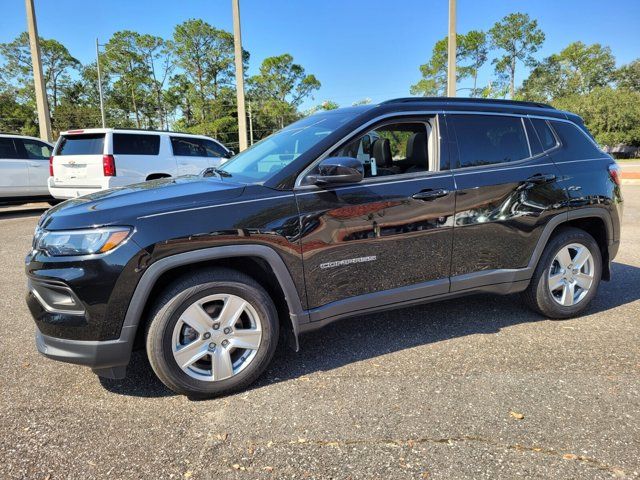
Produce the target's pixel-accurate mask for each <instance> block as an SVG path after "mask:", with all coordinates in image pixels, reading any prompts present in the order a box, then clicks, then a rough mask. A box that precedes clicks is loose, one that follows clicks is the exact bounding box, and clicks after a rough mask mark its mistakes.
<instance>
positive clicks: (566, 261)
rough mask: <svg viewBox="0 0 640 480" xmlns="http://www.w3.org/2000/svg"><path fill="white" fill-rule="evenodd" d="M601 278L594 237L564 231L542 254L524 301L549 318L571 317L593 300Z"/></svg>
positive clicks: (600, 265)
mask: <svg viewBox="0 0 640 480" xmlns="http://www.w3.org/2000/svg"><path fill="white" fill-rule="evenodd" d="M601 276H602V254H601V253H600V248H599V247H598V244H597V243H596V241H595V240H594V239H593V237H592V236H591V235H589V234H588V233H587V232H585V231H584V230H580V229H577V228H572V227H563V228H562V229H561V230H559V231H558V233H557V234H555V236H554V237H553V238H552V239H551V241H550V242H549V244H548V245H547V247H546V248H545V250H544V252H543V253H542V256H541V257H540V261H539V262H538V266H537V267H536V270H535V273H534V275H533V278H532V279H531V283H530V284H529V287H528V288H527V290H525V292H524V294H523V295H524V300H525V302H526V303H527V304H528V305H529V306H530V307H531V308H532V309H533V310H536V311H538V312H540V313H541V314H543V315H545V316H547V317H549V318H557V319H562V318H569V317H573V316H576V315H578V314H580V313H581V312H583V311H584V310H585V308H587V306H588V305H589V303H590V302H591V300H593V297H594V296H595V295H596V292H597V290H598V285H599V284H600V278H601Z"/></svg>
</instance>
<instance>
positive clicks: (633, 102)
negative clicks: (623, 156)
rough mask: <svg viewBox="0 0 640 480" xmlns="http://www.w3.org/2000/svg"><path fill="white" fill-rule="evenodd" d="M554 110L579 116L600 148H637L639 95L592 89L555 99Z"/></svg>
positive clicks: (625, 91)
mask: <svg viewBox="0 0 640 480" xmlns="http://www.w3.org/2000/svg"><path fill="white" fill-rule="evenodd" d="M553 105H554V106H555V107H556V108H560V109H563V110H569V111H572V112H575V113H577V114H578V115H580V116H581V117H582V118H583V119H584V121H585V123H586V125H587V127H588V128H589V130H590V131H591V133H592V134H593V135H594V136H595V138H596V140H597V141H598V143H600V144H601V145H608V146H615V145H619V144H625V145H640V92H635V91H631V90H627V89H614V88H611V87H610V86H605V87H596V88H594V89H593V90H592V91H591V92H590V93H588V94H586V95H570V96H567V97H562V98H559V99H556V100H555V101H554V102H553Z"/></svg>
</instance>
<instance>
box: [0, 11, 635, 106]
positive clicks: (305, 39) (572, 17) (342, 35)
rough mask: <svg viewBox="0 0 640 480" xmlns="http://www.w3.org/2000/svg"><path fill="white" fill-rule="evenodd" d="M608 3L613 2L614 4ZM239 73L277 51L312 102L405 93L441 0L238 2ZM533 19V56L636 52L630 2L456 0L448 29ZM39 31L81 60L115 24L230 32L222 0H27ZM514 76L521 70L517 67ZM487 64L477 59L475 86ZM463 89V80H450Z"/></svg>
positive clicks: (2, 33) (17, 24) (9, 26)
mask: <svg viewBox="0 0 640 480" xmlns="http://www.w3.org/2000/svg"><path fill="white" fill-rule="evenodd" d="M2 3H3V8H2V16H1V17H0V42H6V41H10V40H11V39H13V38H14V37H15V36H16V35H17V34H18V33H20V32H21V31H23V30H25V29H26V19H25V10H24V2H23V1H22V0H3V2H2ZM614 4H615V8H614ZM240 5H241V13H242V35H243V43H244V47H245V48H246V49H247V50H249V52H250V53H251V61H250V67H249V74H253V73H255V72H256V71H257V68H258V66H259V64H260V62H261V61H262V59H264V58H265V57H268V56H271V55H277V54H281V53H284V52H288V53H291V54H292V55H293V56H294V58H295V61H296V62H298V63H300V64H302V65H303V66H304V67H305V68H306V69H307V72H309V73H314V74H315V75H316V76H317V77H318V79H319V80H320V81H321V82H322V88H321V90H320V91H319V92H317V93H316V94H315V100H312V101H307V102H306V103H305V105H303V107H305V108H306V107H309V106H311V105H313V104H318V103H321V102H322V101H323V100H327V99H331V100H334V101H336V102H338V103H339V104H340V105H343V106H345V105H350V104H351V103H352V102H353V101H356V100H359V99H361V98H365V97H369V98H371V99H372V100H373V101H379V100H384V99H387V98H392V97H397V96H406V95H408V94H409V87H410V85H411V84H412V83H414V82H416V81H417V80H418V79H419V77H420V74H419V71H418V66H419V65H420V64H422V63H425V61H426V60H427V59H428V57H429V55H430V52H431V48H432V47H433V44H434V43H435V41H436V40H438V39H440V38H442V37H444V36H445V35H446V31H447V30H446V29H447V5H448V2H447V0H393V1H388V0H368V1H365V0H342V1H340V0H317V1H315V0H314V1H312V0H289V1H286V0H240ZM516 11H518V12H525V13H528V14H529V15H531V16H532V17H533V18H536V19H537V20H538V23H539V25H540V26H541V27H542V29H543V30H544V31H545V33H546V35H547V39H546V41H545V44H544V46H543V48H542V50H541V51H540V54H539V55H540V58H542V57H544V56H547V55H549V54H551V53H554V52H557V51H559V50H560V49H562V48H563V47H564V46H566V45H567V44H569V43H570V42H572V41H575V40H582V41H583V42H585V43H596V42H598V43H602V44H605V45H609V46H610V47H611V49H612V50H613V53H614V55H615V56H616V59H617V62H618V64H623V63H627V62H629V61H631V60H633V59H634V58H637V57H639V56H640V29H638V28H637V25H638V23H639V21H640V1H638V0H615V1H610V2H602V0H553V1H552V0H529V1H522V0H511V1H509V0H458V32H460V33H464V32H466V31H468V30H472V29H483V30H487V29H489V28H490V27H491V26H492V25H493V24H494V23H495V22H496V21H497V20H499V19H500V18H501V17H503V16H504V15H506V14H508V13H511V12H516ZM36 13H37V16H38V26H39V29H40V35H41V36H42V37H45V38H55V39H57V40H59V41H61V42H62V43H63V44H65V45H66V46H67V48H68V49H69V50H70V51H71V53H72V54H73V55H74V56H75V57H76V58H78V59H79V60H80V61H82V62H89V61H92V60H93V59H94V56H95V52H94V48H95V47H94V41H95V38H96V37H99V38H100V39H101V42H104V41H106V40H107V39H108V38H109V36H110V35H111V34H112V33H113V32H115V31H117V30H124V29H131V30H136V31H139V32H141V33H149V34H154V35H159V36H162V37H165V38H166V37H170V36H171V34H172V31H173V27H174V26H175V25H176V24H177V23H180V22H182V21H184V20H186V19H189V18H202V19H204V20H205V21H207V22H209V23H211V24H212V25H214V26H216V27H219V28H224V29H227V30H229V31H231V30H232V23H231V1H230V0H181V1H176V0H173V1H172V0H155V1H151V0H129V1H125V0H108V1H90V0H85V1H79V0H55V1H54V0H36ZM519 69H520V71H519V74H518V75H517V77H518V78H517V81H518V82H519V81H521V80H522V78H523V77H524V74H525V73H526V69H525V67H524V66H522V65H520V66H519ZM491 70H492V67H491V66H490V65H487V66H485V68H484V70H483V72H481V78H480V82H479V83H480V84H483V83H486V82H487V81H488V79H489V76H490V74H491ZM459 86H460V87H464V86H465V85H464V84H463V85H459Z"/></svg>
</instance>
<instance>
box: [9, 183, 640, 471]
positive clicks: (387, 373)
mask: <svg viewBox="0 0 640 480" xmlns="http://www.w3.org/2000/svg"><path fill="white" fill-rule="evenodd" d="M624 195H625V200H626V202H625V217H624V227H623V240H622V245H621V248H620V253H619V255H618V258H617V259H616V261H615V263H614V265H613V272H614V276H613V281H612V282H603V283H602V284H601V287H600V291H599V293H598V296H597V297H596V300H595V301H594V302H593V304H592V305H591V306H590V308H589V310H588V312H587V314H586V315H584V316H583V317H581V318H576V319H572V320H567V321H549V320H545V319H543V318H541V317H539V316H538V315H536V314H533V313H531V312H530V311H528V310H527V309H525V308H524V306H522V305H521V302H520V299H519V297H518V296H509V297H496V296H475V297H468V298H463V299H456V300H451V301H447V302H443V303H434V304H430V305H425V306H420V307H414V308H409V309H403V310H397V311H392V312H386V313H382V314H376V315H369V316H364V317H359V318H354V319H349V320H344V321H341V322H338V323H336V324H333V325H331V326H329V327H327V328H325V329H324V330H321V331H318V332H316V333H314V334H311V335H309V336H307V337H303V338H302V341H301V351H300V352H299V353H297V354H296V353H294V352H291V351H288V350H286V349H282V350H281V351H280V352H279V353H278V356H277V358H276V359H275V361H274V363H273V365H272V367H271V368H270V369H269V370H268V371H267V372H266V374H265V375H264V376H263V377H262V379H261V380H260V381H259V382H258V384H257V385H255V386H254V387H253V388H251V389H250V390H248V391H246V392H243V393H239V394H236V395H233V396H228V397H225V398H220V399H215V400H207V401H198V402H195V401H190V400H189V399H187V398H185V397H182V396H177V395H173V394H172V393H171V392H170V391H168V390H167V389H165V388H164V387H163V385H162V384H160V383H159V382H158V381H157V380H155V378H154V377H153V374H152V372H151V369H150V367H149V365H148V363H147V362H146V359H145V357H144V354H143V353H142V352H138V353H137V354H135V355H134V359H133V364H132V365H131V366H130V367H129V376H128V377H127V379H125V380H122V381H110V380H99V379H98V378H97V377H96V376H94V375H93V374H92V373H91V372H90V370H88V369H86V368H83V367H78V366H74V365H69V364H62V363H57V362H53V361H50V360H47V359H45V358H44V357H42V356H40V355H39V354H38V353H37V351H36V348H35V345H34V341H33V336H34V325H33V322H32V320H31V318H30V316H29V313H28V311H27V308H26V306H25V303H24V293H25V277H24V272H23V259H24V255H25V254H26V252H27V251H28V249H29V246H30V241H31V235H32V233H33V229H34V227H35V224H36V221H37V219H38V216H39V215H40V214H41V213H42V212H43V211H44V207H45V206H46V205H44V206H43V207H42V208H39V206H38V205H36V206H29V207H26V208H23V207H18V208H16V207H13V208H11V209H0V211H1V212H0V275H1V277H0V309H1V311H2V317H1V318H2V320H1V321H0V362H1V365H0V478H36V479H57V478H94V477H106V476H107V475H109V476H110V478H192V479H200V478H339V479H342V478H353V479H358V478H391V479H394V478H429V479H436V478H437V479H452V478H488V479H495V478H505V479H511V478H515V477H526V478H552V479H564V478H571V479H585V478H617V477H619V478H638V477H640V186H627V187H625V189H624Z"/></svg>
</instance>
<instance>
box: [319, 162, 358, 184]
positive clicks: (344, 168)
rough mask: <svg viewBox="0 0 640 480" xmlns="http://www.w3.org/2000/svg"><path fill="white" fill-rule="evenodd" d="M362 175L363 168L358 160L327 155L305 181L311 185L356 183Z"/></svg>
mask: <svg viewBox="0 0 640 480" xmlns="http://www.w3.org/2000/svg"><path fill="white" fill-rule="evenodd" d="M363 177H364V169H363V168H362V163H360V160H358V159H356V158H351V157H329V158H325V159H324V160H322V161H321V162H320V164H319V165H318V166H317V167H316V168H315V170H314V173H312V174H310V175H308V176H307V183H309V184H311V185H332V184H339V183H358V182H359V181H361V180H362V178H363Z"/></svg>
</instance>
